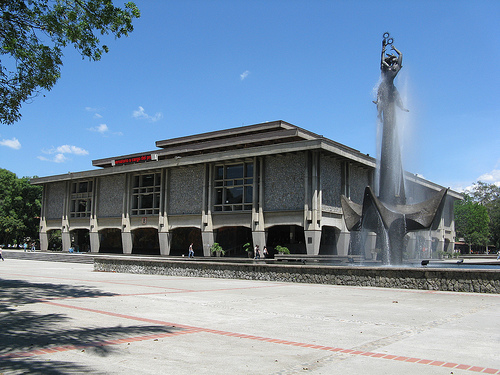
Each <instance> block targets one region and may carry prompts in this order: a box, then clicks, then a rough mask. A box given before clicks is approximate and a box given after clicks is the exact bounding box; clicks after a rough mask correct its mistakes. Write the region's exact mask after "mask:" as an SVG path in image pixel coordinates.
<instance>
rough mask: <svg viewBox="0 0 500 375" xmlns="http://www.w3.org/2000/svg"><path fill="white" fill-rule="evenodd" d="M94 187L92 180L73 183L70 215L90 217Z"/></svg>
mask: <svg viewBox="0 0 500 375" xmlns="http://www.w3.org/2000/svg"><path fill="white" fill-rule="evenodd" d="M92 187H93V184H92V181H91V180H90V181H77V182H73V183H71V197H70V210H69V211H70V217H90V214H91V209H92Z"/></svg>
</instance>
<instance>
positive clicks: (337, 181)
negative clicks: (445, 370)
mask: <svg viewBox="0 0 500 375" xmlns="http://www.w3.org/2000/svg"><path fill="white" fill-rule="evenodd" d="M341 171H342V169H341V163H340V161H339V160H334V159H332V158H327V157H324V158H322V159H321V171H320V173H321V187H322V204H323V206H327V207H337V208H340V207H341V206H340V194H341V191H342V175H341V173H342V172H341Z"/></svg>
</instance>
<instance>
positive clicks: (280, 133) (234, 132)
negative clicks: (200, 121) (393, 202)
mask: <svg viewBox="0 0 500 375" xmlns="http://www.w3.org/2000/svg"><path fill="white" fill-rule="evenodd" d="M313 140H324V141H325V142H329V143H332V144H335V145H336V146H337V147H339V148H342V149H344V150H345V151H346V152H348V153H353V154H360V155H361V153H360V152H359V151H357V150H354V149H351V148H349V147H347V146H344V145H341V144H340V143H337V142H334V141H332V140H329V139H326V138H324V137H323V136H321V135H318V134H315V133H312V132H310V131H308V130H305V129H302V128H299V127H298V126H295V125H292V124H289V123H287V122H285V121H273V122H266V123H262V124H256V125H249V126H242V127H238V128H231V129H226V130H218V131H214V132H209V133H202V134H196V135H191V136H187V137H179V138H172V139H166V140H162V141H157V142H156V146H157V147H158V148H159V149H157V150H154V151H148V152H143V153H138V154H129V155H122V156H117V157H110V158H105V159H98V160H93V161H92V165H93V166H95V167H102V168H108V167H114V166H117V165H123V164H129V163H124V162H123V161H124V160H131V162H134V161H137V158H142V157H143V156H144V158H143V159H144V160H143V161H149V160H157V161H159V160H165V159H175V158H177V159H178V158H181V157H187V156H195V155H207V154H213V153H220V152H226V151H234V150H249V149H252V148H258V147H262V146H277V145H282V144H293V143H297V142H301V141H313ZM147 155H150V156H151V157H148V156H147ZM117 161H119V163H117ZM139 161H140V160H139Z"/></svg>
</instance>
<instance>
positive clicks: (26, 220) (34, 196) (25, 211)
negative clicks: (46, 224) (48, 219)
mask: <svg viewBox="0 0 500 375" xmlns="http://www.w3.org/2000/svg"><path fill="white" fill-rule="evenodd" d="M41 200H42V187H41V186H34V185H31V184H30V178H28V177H23V178H17V176H16V175H15V174H14V173H12V172H10V171H8V170H6V169H0V244H5V245H6V244H9V243H13V242H16V243H21V242H24V241H25V239H26V238H31V239H34V238H37V237H38V225H39V216H40V210H41V207H42V205H41Z"/></svg>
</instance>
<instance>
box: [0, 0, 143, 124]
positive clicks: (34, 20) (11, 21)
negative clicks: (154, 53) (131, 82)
mask: <svg viewBox="0 0 500 375" xmlns="http://www.w3.org/2000/svg"><path fill="white" fill-rule="evenodd" d="M0 10H1V11H2V14H1V15H0V43H1V49H0V54H1V56H4V55H7V56H8V57H10V58H9V59H5V58H3V57H2V59H1V62H0V122H1V123H3V124H7V125H10V124H13V123H14V122H16V121H18V120H19V119H20V118H21V114H20V109H21V106H22V103H24V102H25V101H27V100H29V99H31V98H33V97H34V96H36V95H37V94H39V92H40V91H42V90H50V89H51V88H52V87H53V86H54V85H55V83H56V81H57V80H58V79H59V77H60V68H61V66H62V57H63V53H62V51H63V48H64V47H66V46H68V45H73V47H74V48H75V49H76V50H78V51H79V52H80V54H81V55H82V58H88V59H89V60H94V61H98V60H100V59H101V56H102V54H103V52H108V47H107V46H106V45H103V44H101V43H100V40H99V38H98V37H97V35H98V33H99V34H101V35H104V34H113V35H114V36H115V37H116V38H120V37H122V36H127V35H128V33H130V32H132V31H133V29H134V28H133V26H132V20H133V18H138V17H140V12H139V9H138V8H137V6H136V5H135V4H134V3H132V2H128V3H126V4H125V6H124V8H123V9H121V8H118V7H115V6H114V5H113V3H112V0H1V1H0Z"/></svg>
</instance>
